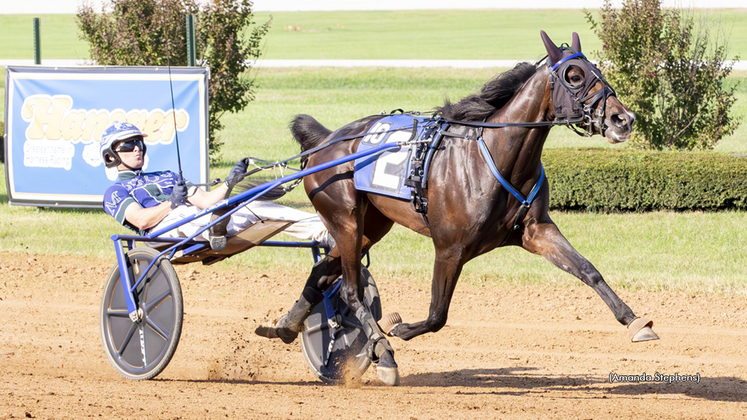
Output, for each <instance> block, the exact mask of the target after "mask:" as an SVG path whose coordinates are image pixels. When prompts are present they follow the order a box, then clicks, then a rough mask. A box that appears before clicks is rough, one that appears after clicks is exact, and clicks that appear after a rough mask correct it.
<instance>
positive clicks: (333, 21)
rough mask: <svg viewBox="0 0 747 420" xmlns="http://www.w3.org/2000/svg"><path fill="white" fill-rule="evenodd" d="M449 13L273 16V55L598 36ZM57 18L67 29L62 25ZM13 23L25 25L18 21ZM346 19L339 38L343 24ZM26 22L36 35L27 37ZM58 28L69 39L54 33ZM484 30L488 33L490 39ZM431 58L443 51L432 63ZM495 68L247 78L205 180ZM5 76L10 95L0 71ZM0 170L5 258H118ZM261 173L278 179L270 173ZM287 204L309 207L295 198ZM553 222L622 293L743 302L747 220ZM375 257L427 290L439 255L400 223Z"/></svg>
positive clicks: (531, 21)
mask: <svg viewBox="0 0 747 420" xmlns="http://www.w3.org/2000/svg"><path fill="white" fill-rule="evenodd" d="M576 14H577V15H578V16H580V17H576V16H575V15H576ZM444 16H446V14H445V13H443V12H401V13H400V12H398V13H396V14H387V13H379V12H356V13H347V12H346V13H343V12H340V13H297V14H293V13H275V14H274V19H275V20H274V22H275V23H274V26H273V29H272V31H271V34H270V36H269V37H268V39H267V44H266V53H267V55H266V56H267V58H463V59H476V58H485V59H500V58H509V59H510V58H522V57H525V58H532V57H535V56H537V55H540V54H541V50H542V48H541V44H539V42H538V37H536V33H537V32H538V31H539V29H540V28H544V29H546V30H547V31H548V32H549V33H550V35H551V36H552V37H554V38H557V39H556V41H558V42H560V41H562V40H564V39H563V38H564V37H565V36H566V35H565V34H566V33H570V31H572V30H576V31H578V32H580V33H581V37H582V42H584V46H585V48H586V49H589V48H595V44H594V39H593V37H592V36H590V35H589V32H588V30H587V32H584V30H585V29H586V28H588V26H587V25H586V24H585V22H584V21H583V19H582V17H583V15H582V14H581V12H580V11H551V12H546V11H541V12H537V11H508V12H506V11H502V12H458V13H456V14H451V15H449V16H451V19H454V18H455V16H456V17H459V18H460V19H462V20H464V21H467V22H469V24H464V23H459V22H458V20H459V19H457V21H453V20H451V21H448V22H446V21H444V20H443V19H444ZM728 16H729V17H728V18H727V19H733V20H734V22H738V23H739V22H741V23H739V24H737V23H735V25H734V32H733V33H732V48H733V50H734V49H736V50H737V51H744V52H747V48H745V46H747V38H744V36H743V35H741V31H743V30H744V28H747V25H745V24H744V23H747V12H742V11H739V12H738V13H734V14H733V15H728ZM57 18H59V20H55V19H57ZM265 18H266V16H265V15H262V14H260V15H258V19H257V20H258V21H260V22H261V21H263V19H265ZM561 18H562V19H561ZM66 19H67V20H66ZM16 21H18V22H21V24H18V23H14V22H16ZM25 21H28V22H27V23H24V22H25ZM50 21H51V23H50ZM338 23H340V25H344V26H345V28H341V27H337V26H336V25H337V24H338ZM13 25H20V26H13ZM24 25H28V30H26V29H25V26H24ZM55 25H57V26H55ZM284 25H285V26H287V25H294V26H301V28H302V30H301V31H293V32H291V31H283V29H282V27H283V26H284ZM545 25H547V26H545ZM50 27H51V28H50ZM12 28H15V29H12ZM30 28H31V16H17V15H14V16H9V15H0V37H2V39H3V40H4V42H3V43H1V44H0V57H3V58H30V56H32V55H33V52H32V50H31V46H30V45H31V35H30V33H31V32H30V31H31V29H30ZM47 28H49V30H48V29H47ZM56 28H63V29H64V28H67V29H64V30H62V29H61V30H59V31H57V30H56ZM398 28H399V29H398ZM402 28H405V29H402ZM444 28H448V30H445V29H444ZM24 31H27V32H24ZM744 31H745V33H747V30H744ZM486 33H488V34H491V37H490V38H488V37H486V36H485V35H484V34H486ZM42 34H43V36H45V37H47V36H49V34H55V36H54V37H52V38H53V39H48V38H43V39H42V43H43V57H46V58H73V59H84V58H86V57H87V49H86V48H85V45H83V44H82V41H76V40H77V35H76V29H75V28H74V22H73V20H72V16H67V17H66V16H59V15H55V16H42ZM492 35H494V36H492ZM8 40H11V41H12V42H7V41H8ZM393 40H394V41H399V42H393ZM478 41H479V42H478ZM55 42H57V43H58V44H54V43H55ZM460 43H474V44H475V45H477V44H478V43H479V44H480V45H481V47H480V48H475V49H470V48H466V47H465V46H464V45H461V44H460ZM387 44H388V45H387ZM53 46H54V47H53ZM356 46H357V47H356ZM385 47H389V48H388V49H386V48H385ZM52 51H55V52H54V53H52ZM524 51H530V52H531V55H530V56H529V57H526V56H525V55H524V54H518V53H519V52H524ZM436 52H437V53H438V55H433V54H435V53H436ZM336 54H339V55H336ZM742 55H743V56H746V55H747V54H744V53H742ZM497 71H498V69H478V70H456V69H447V68H441V69H391V68H362V69H361V68H352V69H339V68H336V69H324V68H310V69H262V70H260V71H253V77H255V82H256V83H257V88H258V90H257V98H256V100H255V101H254V102H252V103H250V104H249V106H248V107H247V109H245V110H244V111H243V112H241V113H239V114H231V115H226V116H225V117H224V122H225V125H226V129H225V130H224V131H223V132H222V133H221V136H222V139H223V140H224V141H225V143H226V144H225V146H224V150H223V154H222V156H223V159H222V162H221V163H220V164H219V165H217V166H215V167H213V169H212V173H211V175H212V176H213V177H216V176H218V177H220V176H225V175H226V173H227V172H228V169H229V168H230V166H231V165H232V163H233V162H234V161H235V160H237V159H239V158H242V157H244V156H256V157H260V158H266V159H283V158H286V157H289V156H292V155H294V154H296V153H298V151H299V150H298V146H297V145H296V143H295V142H294V141H293V140H292V139H291V136H290V133H289V132H288V130H287V124H288V122H289V121H290V119H291V118H292V116H293V115H295V114H297V113H308V114H311V115H313V116H315V117H316V118H317V119H319V121H321V122H322V123H323V124H325V125H327V126H328V127H329V128H337V127H339V126H341V125H343V124H345V123H348V122H350V121H353V120H355V119H358V118H360V117H363V116H366V115H369V114H375V113H379V112H381V111H386V112H388V111H391V110H392V109H395V108H403V109H406V110H421V111H429V110H431V109H432V108H433V107H434V106H438V105H441V104H442V103H443V99H444V98H445V97H448V98H451V99H452V100H456V99H459V98H461V97H462V96H464V95H467V94H469V93H473V92H475V91H477V90H478V89H479V88H480V87H481V86H482V84H483V83H484V82H485V81H487V80H488V79H489V78H490V77H492V76H493V75H495V74H496V72H497ZM0 73H2V77H0V93H2V91H4V87H5V86H4V80H5V78H4V70H3V71H2V72H0ZM745 79H747V72H738V73H735V75H734V76H733V77H731V78H730V79H729V83H737V82H741V85H740V87H739V90H738V93H737V94H738V102H737V115H742V116H744V115H747V84H745V83H744V82H745V81H746V80H745ZM2 106H3V105H0V111H1V110H2V108H1V107H2ZM744 139H747V122H745V124H743V125H742V127H740V129H739V131H738V132H737V133H736V134H734V135H732V136H730V137H728V138H726V139H724V140H722V141H721V143H720V144H719V146H718V147H717V151H721V152H738V153H745V152H747V144H745V140H744ZM546 147H626V146H625V145H617V146H611V145H609V144H608V143H607V142H606V141H605V140H604V139H602V138H600V137H593V138H590V139H587V138H581V137H578V136H576V135H575V134H573V133H572V132H570V131H569V130H567V129H563V128H557V129H555V130H553V131H552V132H551V135H550V138H549V139H548V142H547V145H546ZM0 171H2V174H3V175H2V179H0V250H12V251H16V252H30V253H39V254H48V255H62V256H64V255H70V254H73V255H85V256H92V257H101V258H109V259H111V260H112V262H113V261H114V255H113V249H112V248H113V247H112V244H111V240H110V239H109V237H110V236H111V235H113V234H115V233H129V232H128V231H126V230H125V229H124V228H122V227H121V226H118V225H117V224H116V223H115V222H114V221H113V220H112V219H111V218H109V217H108V216H106V215H105V214H104V213H103V212H102V211H100V210H71V209H56V208H34V207H21V206H10V205H9V204H8V195H7V191H6V184H5V168H4V166H3V165H0ZM263 176H264V177H271V176H272V175H271V174H268V173H266V174H264V175H263ZM281 202H282V203H284V204H287V205H291V206H293V207H297V208H302V209H304V210H309V211H311V210H312V209H311V207H310V206H309V203H308V200H307V199H306V197H305V195H304V194H303V191H302V189H300V188H299V189H296V190H295V191H293V192H292V193H291V194H289V195H288V196H286V197H284V198H283V199H282V200H281ZM552 216H553V218H554V219H555V221H556V222H557V223H558V225H559V226H560V228H561V230H562V231H563V232H564V234H565V235H566V236H567V237H568V239H569V240H570V241H571V243H573V244H574V245H575V246H576V247H577V249H578V250H579V251H580V252H581V253H582V254H584V255H585V256H587V258H589V260H590V261H592V263H594V264H595V266H596V267H597V268H598V269H599V270H600V271H601V272H602V274H603V275H604V276H605V278H606V279H607V280H608V281H609V282H610V283H611V284H612V285H613V286H614V287H616V288H623V289H642V290H686V291H692V292H717V293H733V292H738V293H745V292H747V284H746V283H745V279H747V256H745V254H744V252H743V250H744V249H745V245H747V237H746V236H747V230H745V229H744V226H745V225H747V213H744V212H742V213H740V212H720V213H667V212H653V213H644V214H595V213H563V212H556V213H553V215H552ZM372 255H373V262H374V265H373V266H372V271H373V273H374V275H375V276H389V277H394V278H403V277H407V278H411V279H415V280H417V281H422V282H429V281H430V273H431V269H432V255H433V250H432V245H431V244H430V241H429V240H428V239H427V238H424V237H422V236H418V235H417V234H415V233H413V232H410V231H408V230H406V229H404V228H401V227H395V228H394V229H393V232H392V233H391V234H390V235H388V236H387V237H386V238H385V239H384V240H383V241H382V243H380V244H379V245H378V246H377V247H376V248H375V249H374V252H373V253H372ZM281 262H282V263H281ZM310 262H311V260H310V256H309V253H308V251H302V250H292V249H264V248H259V249H254V250H251V251H249V252H246V253H243V254H240V255H238V256H236V257H234V258H232V259H230V260H228V261H226V262H223V263H221V264H220V266H221V267H225V268H226V269H232V270H275V269H280V268H278V267H279V265H280V264H282V270H286V269H287V270H294V271H296V272H298V273H299V281H301V280H302V277H304V276H305V272H306V271H307V270H308V269H309V267H310ZM461 281H463V282H468V283H470V284H480V283H483V282H491V283H495V282H499V283H506V284H540V283H541V284H548V283H549V284H553V285H558V286H563V285H574V284H578V283H579V282H578V280H576V279H574V278H573V277H571V276H570V275H567V274H564V273H562V272H561V271H560V270H558V269H556V268H555V267H553V266H551V265H550V264H549V263H547V262H545V261H543V260H542V259H541V258H539V257H537V256H534V255H530V254H528V253H526V252H524V251H522V250H520V249H517V248H511V249H501V250H496V251H493V252H491V253H489V254H487V255H485V256H482V257H480V258H478V259H476V260H475V261H472V262H470V263H469V264H468V265H467V267H466V268H465V270H464V274H463V275H462V280H461Z"/></svg>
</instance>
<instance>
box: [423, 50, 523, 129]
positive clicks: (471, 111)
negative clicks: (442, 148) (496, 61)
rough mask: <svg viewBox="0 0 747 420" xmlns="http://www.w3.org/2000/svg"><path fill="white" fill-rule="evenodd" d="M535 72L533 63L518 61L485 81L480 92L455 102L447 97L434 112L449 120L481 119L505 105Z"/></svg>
mask: <svg viewBox="0 0 747 420" xmlns="http://www.w3.org/2000/svg"><path fill="white" fill-rule="evenodd" d="M536 72H537V68H536V67H535V66H534V64H531V63H526V62H525V63H519V64H517V65H516V66H515V67H514V68H513V69H511V70H508V71H506V72H504V73H501V74H499V75H498V76H496V77H495V78H493V79H492V80H490V81H489V82H487V83H485V85H484V86H483V87H482V90H481V91H480V93H477V94H473V95H469V96H467V97H466V98H462V100H460V101H459V102H457V103H451V102H450V101H449V100H448V99H447V100H446V101H445V102H444V106H442V107H438V108H436V109H435V112H436V114H440V115H442V116H443V117H444V118H446V119H449V120H457V121H482V120H484V119H485V118H487V117H489V116H490V115H491V114H492V113H493V112H495V111H496V110H498V109H501V108H502V107H503V106H504V105H506V103H507V102H508V100H509V99H511V98H512V97H513V96H514V94H515V93H516V91H518V90H519V89H520V88H521V87H522V86H523V85H524V83H525V82H526V81H527V80H529V78H530V77H532V75H534V73H536Z"/></svg>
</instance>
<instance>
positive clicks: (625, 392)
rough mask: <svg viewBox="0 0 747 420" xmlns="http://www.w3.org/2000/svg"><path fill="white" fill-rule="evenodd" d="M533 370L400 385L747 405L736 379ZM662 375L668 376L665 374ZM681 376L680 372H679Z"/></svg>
mask: <svg viewBox="0 0 747 420" xmlns="http://www.w3.org/2000/svg"><path fill="white" fill-rule="evenodd" d="M538 370H539V369H538V368H536V367H531V366H528V367H508V368H500V369H463V370H456V371H448V372H429V373H417V374H412V375H407V376H404V377H403V378H402V386H408V387H434V386H435V387H467V388H472V389H474V388H482V389H483V390H479V391H467V390H465V391H458V393H460V394H464V395H478V394H492V395H511V396H521V395H526V394H529V393H536V392H538V391H542V392H549V393H552V392H568V391H578V392H584V393H585V397H586V398H607V396H610V395H617V396H631V397H632V396H637V397H640V396H644V395H659V396H667V395H671V396H686V397H689V398H697V399H704V400H710V401H729V402H747V393H745V392H744V390H745V389H746V388H747V381H745V380H744V379H742V378H737V377H705V376H702V375H701V378H700V382H699V383H696V382H672V383H668V382H655V381H652V382H635V383H621V382H615V383H610V381H609V379H608V378H607V377H604V376H600V375H597V374H594V375H578V374H574V375H543V374H539V373H537V371H538ZM663 374H670V373H668V372H666V373H663ZM681 374H682V373H681Z"/></svg>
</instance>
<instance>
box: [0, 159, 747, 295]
mask: <svg viewBox="0 0 747 420" xmlns="http://www.w3.org/2000/svg"><path fill="white" fill-rule="evenodd" d="M4 169H5V168H4V167H3V166H2V165H0V170H2V173H3V176H2V179H0V226H2V229H0V250H10V251H15V252H29V253H32V254H47V255H60V256H64V255H83V256H90V257H98V258H108V259H110V260H111V261H112V264H113V263H114V252H113V246H112V243H111V240H110V239H109V237H110V236H111V235H113V234H115V233H128V232H127V231H126V230H125V229H124V228H122V227H121V226H118V225H117V223H116V222H114V220H113V219H111V218H110V217H109V216H107V215H105V214H104V213H103V212H102V211H97V210H71V209H55V208H35V207H20V206H10V205H9V204H8V203H7V192H6V191H5V179H4V178H5V176H4V173H5V172H4ZM304 200H305V198H304V197H303V194H302V193H301V189H297V190H296V191H294V193H293V194H292V195H291V197H288V198H286V199H284V200H283V202H284V203H285V204H289V205H293V206H296V207H301V208H304V209H306V210H311V209H310V208H309V207H308V206H307V205H306V206H304V204H305V203H304ZM306 203H307V202H306ZM552 217H553V218H554V220H555V222H556V223H557V224H558V226H559V227H560V229H561V231H563V233H564V234H565V236H566V237H567V238H568V239H569V240H570V241H571V243H572V244H574V246H575V247H576V248H577V249H578V250H579V251H580V252H581V253H582V254H583V255H585V256H586V257H587V258H588V259H589V260H590V261H591V262H592V263H593V264H594V265H595V266H596V267H597V268H598V269H599V270H600V272H601V273H602V274H603V275H604V276H605V278H606V279H607V281H608V282H609V283H610V284H611V285H612V286H613V287H615V288H617V289H625V290H679V291H687V292H692V293H740V294H744V293H747V282H746V279H747V254H745V253H744V249H745V247H746V246H747V229H744V226H745V225H747V213H745V212H719V213H699V212H688V213H671V212H652V213H643V214H598V213H565V212H553V214H552ZM432 259H433V246H432V244H431V242H430V240H429V239H428V238H425V237H423V236H420V235H417V234H415V233H414V232H412V231H409V230H407V229H405V228H402V227H395V228H394V229H393V231H392V232H391V233H390V234H389V235H388V236H387V237H385V238H384V240H383V241H382V242H381V243H380V244H378V245H377V246H376V247H375V248H374V250H373V251H372V260H373V265H372V268H371V270H372V272H373V273H374V275H375V276H386V277H389V278H408V279H410V280H413V281H418V282H423V283H427V282H429V281H430V275H431V270H432V265H433V261H432ZM310 266H311V257H310V254H309V252H308V251H306V250H294V249H285V248H283V249H268V248H255V249H253V250H250V251H247V252H244V253H242V254H239V255H237V256H235V257H233V258H231V259H229V260H227V261H224V262H222V263H220V265H219V267H222V268H224V269H229V270H239V271H244V270H254V271H258V272H261V271H262V270H267V271H273V270H280V271H290V272H296V273H298V277H299V282H300V281H302V279H303V277H305V273H306V271H307V270H309V268H310ZM461 279H462V280H461V281H462V282H466V283H468V284H472V285H479V284H482V283H492V284H495V283H502V284H515V285H522V284H549V285H553V286H558V287H567V286H571V285H577V284H580V282H579V281H578V280H577V279H575V278H574V277H572V276H570V275H568V274H565V273H563V272H561V271H560V270H558V269H557V268H555V267H554V266H552V265H551V264H550V263H548V262H546V261H544V260H543V259H542V258H540V257H537V256H535V255H531V254H529V253H527V252H525V251H523V250H521V249H518V248H503V249H498V250H495V251H493V252H491V253H489V254H486V255H484V256H481V257H479V258H477V259H475V260H474V261H471V262H470V263H469V264H467V266H466V267H465V269H464V272H463V274H462V276H461ZM299 284H300V283H299Z"/></svg>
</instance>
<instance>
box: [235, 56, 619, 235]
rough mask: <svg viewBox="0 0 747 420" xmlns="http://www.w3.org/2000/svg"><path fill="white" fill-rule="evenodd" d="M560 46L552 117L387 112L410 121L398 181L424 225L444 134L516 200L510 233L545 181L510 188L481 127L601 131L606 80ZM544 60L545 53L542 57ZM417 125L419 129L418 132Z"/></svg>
mask: <svg viewBox="0 0 747 420" xmlns="http://www.w3.org/2000/svg"><path fill="white" fill-rule="evenodd" d="M561 50H563V51H566V50H567V51H568V52H569V53H570V55H569V56H567V57H565V58H563V59H561V60H559V61H558V62H557V63H555V64H554V65H553V66H551V67H550V66H549V63H548V67H550V91H551V95H552V100H553V107H554V111H555V119H554V120H553V121H539V122H519V123H489V122H486V121H482V122H480V121H451V120H447V119H444V118H443V117H438V116H433V117H431V118H426V119H421V120H418V118H415V117H416V116H417V115H419V113H417V112H415V113H405V112H404V111H402V110H401V109H398V110H395V111H392V112H391V113H390V115H394V114H395V113H402V114H406V115H412V116H413V117H414V122H413V126H412V135H411V136H410V139H409V140H408V141H406V142H403V145H414V146H416V147H415V150H414V151H413V154H412V164H411V166H410V171H409V173H408V174H407V175H406V178H405V179H404V184H405V185H407V186H409V187H411V188H412V193H411V198H410V201H411V203H412V206H413V209H414V210H415V211H416V212H418V213H420V214H421V215H422V217H423V220H424V222H425V224H426V226H427V227H428V228H430V223H429V221H428V198H427V197H426V190H427V188H428V173H429V170H430V167H431V162H432V160H433V157H434V156H435V153H436V151H437V150H438V149H439V147H440V146H441V143H442V141H443V139H444V137H452V138H464V139H467V140H473V141H476V142H477V144H478V146H479V149H480V152H481V154H482V156H483V158H484V159H485V162H486V163H487V165H488V167H489V168H490V171H491V173H492V174H493V176H494V177H495V178H496V179H497V180H498V182H499V183H500V184H501V185H502V186H503V187H504V188H505V189H506V190H507V191H508V192H509V193H510V194H511V195H513V196H514V197H515V198H516V199H517V200H519V202H520V203H521V207H520V208H519V210H518V212H517V214H516V216H515V217H514V223H513V225H512V228H511V231H510V232H509V234H510V233H511V232H514V231H516V230H519V229H521V228H522V227H523V220H524V218H525V217H526V215H527V213H528V212H529V209H530V207H531V204H532V202H533V201H534V199H535V198H536V196H537V193H538V192H539V190H540V187H541V186H542V183H543V182H544V180H545V169H544V167H543V166H542V164H540V176H539V179H538V180H537V182H536V183H535V185H534V187H533V188H532V190H531V191H530V193H529V195H527V196H526V197H524V196H523V194H522V193H521V192H520V191H519V190H518V189H517V188H516V187H514V186H513V185H512V184H511V183H510V182H509V181H508V180H507V179H505V178H504V177H503V176H502V175H501V173H500V172H499V171H498V168H497V167H496V166H495V161H494V160H493V157H492V155H491V154H490V151H489V150H488V147H487V145H486V144H485V141H484V139H483V130H484V129H486V128H506V127H526V128H537V127H553V126H558V125H564V126H567V127H568V128H570V129H571V130H573V131H574V132H575V133H576V134H578V135H580V136H585V137H589V136H591V135H592V134H593V133H592V127H593V124H594V123H596V124H598V126H599V127H600V129H601V131H602V134H604V132H605V131H606V125H605V123H604V115H605V111H606V106H607V105H606V102H607V98H609V97H610V96H616V94H615V91H614V89H612V87H611V86H610V85H609V83H607V81H606V80H605V79H604V77H603V76H602V74H601V72H600V71H599V69H597V67H596V66H595V65H593V64H592V63H591V62H589V60H588V59H587V58H586V56H584V54H583V53H581V52H576V51H574V50H573V49H572V48H570V47H568V46H567V45H566V44H564V45H563V46H561ZM545 58H547V57H545ZM545 58H543V59H541V60H539V61H538V62H537V63H536V64H535V66H536V67H539V66H540V65H541V64H542V63H543V62H544V61H545ZM572 66H576V67H580V68H582V69H583V70H584V73H585V74H591V75H593V76H594V77H588V76H587V77H586V78H585V79H584V83H583V84H581V85H579V86H573V85H571V84H570V83H569V81H568V79H567V76H568V72H569V70H570V69H571V67H572ZM598 81H601V82H602V84H603V88H602V89H600V90H598V91H596V92H594V93H589V92H590V90H591V89H592V87H593V86H594V85H596V83H597V82H598ZM558 85H559V86H561V87H562V88H563V89H556V87H557V86H558ZM600 100H601V101H602V104H601V106H600V107H599V110H595V105H596V104H597V103H598V102H599V101H600ZM452 125H462V126H467V127H474V128H477V135H476V136H470V135H464V134H458V133H454V132H451V131H448V130H449V128H450V127H451V126H452ZM576 125H582V126H583V127H584V128H585V130H586V131H581V130H579V129H578V128H576ZM418 127H422V128H423V129H422V130H421V131H420V133H419V135H418V131H419V130H418ZM367 134H368V133H362V134H358V135H351V136H345V137H339V138H336V139H334V140H331V141H329V142H327V143H325V144H322V145H319V146H317V147H314V148H312V149H309V150H306V151H304V152H302V153H300V154H298V155H296V156H293V157H291V158H288V159H285V160H283V161H280V162H275V163H272V164H268V165H266V166H263V167H259V168H257V169H254V170H252V171H250V172H248V173H247V174H245V175H244V176H248V175H251V174H253V173H254V172H257V171H259V170H264V169H268V168H271V167H284V168H287V167H288V163H289V162H291V161H292V160H295V159H301V163H302V164H301V168H303V167H305V166H306V162H307V159H308V157H309V156H310V155H312V154H314V153H316V152H318V151H319V150H321V149H325V148H327V147H330V146H332V145H333V144H336V143H339V142H343V141H349V140H354V139H359V138H362V137H364V136H366V135H367ZM300 181H301V179H299V180H298V181H297V182H295V183H294V184H293V185H291V186H289V187H286V190H290V189H292V188H294V187H295V186H296V185H298V183H299V182H300Z"/></svg>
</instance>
